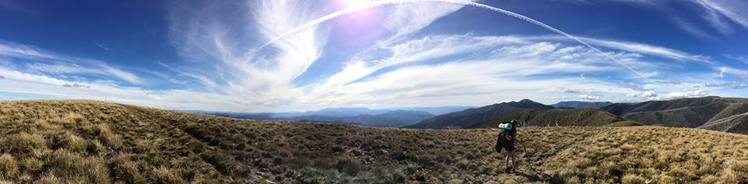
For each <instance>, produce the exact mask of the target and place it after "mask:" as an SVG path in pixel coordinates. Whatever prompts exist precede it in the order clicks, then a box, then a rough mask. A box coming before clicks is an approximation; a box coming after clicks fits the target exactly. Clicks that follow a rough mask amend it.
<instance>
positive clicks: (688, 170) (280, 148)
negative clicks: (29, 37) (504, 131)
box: [0, 101, 748, 183]
mask: <svg viewBox="0 0 748 184" xmlns="http://www.w3.org/2000/svg"><path fill="white" fill-rule="evenodd" d="M496 133H497V130H495V129H471V130H463V129H445V130H431V129H425V130H410V129H384V128H363V127H355V126H346V125H314V124H296V123H278V122H257V121H247V120H234V119H228V118H219V117H210V116H200V115H194V114H189V113H179V112H172V111H163V110H156V109H150V108H142V107H135V106H127V105H119V104H108V103H100V102H93V101H34V102H0V134H2V136H0V154H1V155H0V183H3V181H7V182H10V183H15V182H19V183H31V182H40V183H44V182H46V183H66V182H67V181H79V182H82V183H109V182H124V183H138V182H141V183H184V182H196V183H262V182H267V181H277V182H283V183H288V182H291V181H304V182H315V181H316V182H325V181H327V182H330V181H332V182H350V181H354V182H402V181H425V182H431V183H441V182H476V183H483V182H492V181H503V182H552V181H559V180H562V181H567V182H577V181H578V182H594V183H605V182H622V181H623V182H636V181H640V180H641V181H642V182H643V180H645V179H646V180H651V181H656V182H661V183H673V182H676V183H677V182H679V181H680V182H688V181H693V182H708V181H728V182H729V181H736V182H737V181H747V180H748V136H744V135H738V134H729V133H721V132H714V131H707V130H696V129H677V128H657V127H636V128H593V127H568V128H526V129H521V130H520V138H525V140H526V142H527V143H526V145H527V152H520V157H521V158H522V159H521V166H520V168H519V172H518V174H511V175H510V174H501V173H500V170H501V169H502V168H501V166H500V163H501V162H500V160H501V158H500V157H501V156H503V154H497V153H495V152H494V151H493V144H494V142H495V136H496ZM678 179H682V180H678Z"/></svg>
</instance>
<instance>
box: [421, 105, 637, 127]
mask: <svg viewBox="0 0 748 184" xmlns="http://www.w3.org/2000/svg"><path fill="white" fill-rule="evenodd" d="M512 119H514V120H519V121H520V122H521V123H522V124H523V125H525V126H564V125H578V126H583V125H607V124H610V123H614V122H619V121H626V120H625V119H623V118H620V117H618V116H616V115H613V114H611V113H608V112H606V111H603V110H600V109H594V108H581V109H557V108H555V107H553V106H549V105H544V104H541V103H538V102H535V101H532V100H529V99H524V100H520V101H518V102H504V103H499V104H493V105H489V106H484V107H480V108H472V109H467V110H464V111H459V112H453V113H448V114H444V115H439V116H435V117H432V118H429V119H425V120H422V121H420V122H418V123H417V124H414V125H411V126H408V128H485V127H495V126H496V122H499V121H508V120H512Z"/></svg>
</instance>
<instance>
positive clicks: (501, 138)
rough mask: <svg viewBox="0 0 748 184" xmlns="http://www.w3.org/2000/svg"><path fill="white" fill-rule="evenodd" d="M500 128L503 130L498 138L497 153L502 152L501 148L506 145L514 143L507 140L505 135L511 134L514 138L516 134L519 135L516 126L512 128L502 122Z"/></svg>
mask: <svg viewBox="0 0 748 184" xmlns="http://www.w3.org/2000/svg"><path fill="white" fill-rule="evenodd" d="M499 128H500V129H501V132H500V133H499V136H498V137H497V138H496V146H495V148H496V152H501V147H502V146H503V145H505V144H509V143H510V142H513V141H514V139H512V140H507V139H506V137H505V135H507V134H509V135H512V137H514V134H516V133H517V129H515V127H514V126H512V124H511V123H509V122H502V123H499Z"/></svg>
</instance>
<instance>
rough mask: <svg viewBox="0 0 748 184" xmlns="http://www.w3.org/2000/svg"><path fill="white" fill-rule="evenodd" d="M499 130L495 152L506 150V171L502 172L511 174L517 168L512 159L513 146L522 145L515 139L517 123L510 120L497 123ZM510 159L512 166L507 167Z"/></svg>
mask: <svg viewBox="0 0 748 184" xmlns="http://www.w3.org/2000/svg"><path fill="white" fill-rule="evenodd" d="M499 129H501V133H499V136H498V138H497V139H496V152H499V153H501V150H502V149H503V150H506V153H507V154H506V164H505V165H506V169H504V172H506V173H512V172H514V169H515V168H516V167H517V162H516V160H515V158H514V150H515V147H514V145H515V143H522V142H521V141H520V140H519V139H518V138H517V121H516V120H512V121H509V122H502V123H499ZM510 159H511V162H512V165H509V160H510Z"/></svg>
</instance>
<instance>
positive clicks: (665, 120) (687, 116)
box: [602, 96, 748, 133]
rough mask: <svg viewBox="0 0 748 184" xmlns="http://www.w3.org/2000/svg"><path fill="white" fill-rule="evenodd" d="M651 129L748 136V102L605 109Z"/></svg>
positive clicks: (688, 101) (713, 99)
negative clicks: (712, 131)
mask: <svg viewBox="0 0 748 184" xmlns="http://www.w3.org/2000/svg"><path fill="white" fill-rule="evenodd" d="M602 109H603V110H606V111H608V112H610V113H613V114H615V115H618V116H621V117H623V118H626V119H629V120H633V121H636V122H640V123H643V124H647V125H657V124H660V125H664V126H670V127H688V128H705V129H712V130H719V131H728V132H742V133H747V132H748V99H744V98H725V97H717V96H709V97H701V98H683V99H675V100H667V101H647V102H641V103H616V104H612V105H609V106H605V107H603V108H602Z"/></svg>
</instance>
